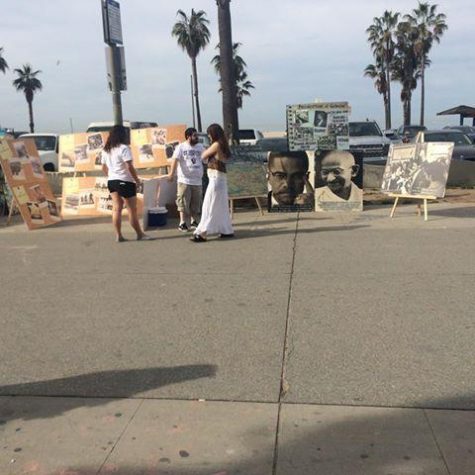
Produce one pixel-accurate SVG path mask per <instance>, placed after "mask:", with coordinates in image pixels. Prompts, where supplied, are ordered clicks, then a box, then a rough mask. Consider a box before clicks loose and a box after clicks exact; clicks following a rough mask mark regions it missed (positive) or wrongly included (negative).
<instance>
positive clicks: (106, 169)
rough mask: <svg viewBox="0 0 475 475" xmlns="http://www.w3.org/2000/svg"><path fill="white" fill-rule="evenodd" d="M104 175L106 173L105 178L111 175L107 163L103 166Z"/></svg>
mask: <svg viewBox="0 0 475 475" xmlns="http://www.w3.org/2000/svg"><path fill="white" fill-rule="evenodd" d="M102 173H104V175H105V176H108V175H109V169H108V168H107V165H106V164H105V163H103V164H102Z"/></svg>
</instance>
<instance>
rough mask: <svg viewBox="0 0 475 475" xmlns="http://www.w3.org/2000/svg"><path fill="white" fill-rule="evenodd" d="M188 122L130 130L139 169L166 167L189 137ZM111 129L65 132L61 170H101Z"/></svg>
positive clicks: (61, 141) (61, 142)
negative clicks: (178, 147)
mask: <svg viewBox="0 0 475 475" xmlns="http://www.w3.org/2000/svg"><path fill="white" fill-rule="evenodd" d="M185 130H186V125H184V124H178V125H165V126H162V127H153V128H148V129H132V130H131V131H130V148H131V151H132V156H133V160H134V162H133V163H134V166H135V168H155V167H166V166H167V165H168V162H167V158H171V156H172V155H173V151H174V150H175V147H176V146H177V145H178V144H179V143H180V142H183V141H184V140H185ZM108 136H109V133H108V132H90V133H78V134H66V135H61V136H60V138H59V171H60V172H63V173H64V172H89V171H94V170H100V169H101V168H102V166H101V152H102V149H103V148H104V145H105V143H106V141H107V138H108Z"/></svg>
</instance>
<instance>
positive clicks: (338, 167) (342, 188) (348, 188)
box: [315, 151, 363, 211]
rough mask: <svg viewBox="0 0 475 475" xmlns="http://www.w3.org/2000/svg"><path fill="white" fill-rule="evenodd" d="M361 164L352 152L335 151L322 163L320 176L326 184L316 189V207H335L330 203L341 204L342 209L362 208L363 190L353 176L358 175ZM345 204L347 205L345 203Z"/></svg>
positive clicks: (328, 208) (327, 208) (324, 208)
mask: <svg viewBox="0 0 475 475" xmlns="http://www.w3.org/2000/svg"><path fill="white" fill-rule="evenodd" d="M358 171H359V166H358V165H357V164H356V163H355V157H353V155H352V154H351V153H350V152H345V151H333V152H330V153H329V154H328V155H326V156H325V157H324V158H323V160H322V163H321V170H320V176H321V178H322V181H323V182H324V183H326V186H322V187H320V188H316V189H315V209H316V211H325V210H331V209H334V207H329V206H328V204H329V203H331V204H337V203H339V204H341V205H342V206H341V209H342V210H343V209H347V210H350V209H351V210H360V209H361V207H362V205H363V190H361V189H360V188H358V187H357V186H356V185H355V184H354V183H353V181H352V178H354V177H356V176H357V175H358ZM344 204H345V205H344Z"/></svg>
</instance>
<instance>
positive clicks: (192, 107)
mask: <svg viewBox="0 0 475 475" xmlns="http://www.w3.org/2000/svg"><path fill="white" fill-rule="evenodd" d="M190 82H191V110H192V114H193V128H196V120H195V103H194V101H193V92H194V91H193V74H190Z"/></svg>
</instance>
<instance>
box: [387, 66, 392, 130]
mask: <svg viewBox="0 0 475 475" xmlns="http://www.w3.org/2000/svg"><path fill="white" fill-rule="evenodd" d="M386 90H387V96H388V97H387V99H388V111H387V117H386V129H390V128H391V69H390V66H389V63H388V62H387V63H386Z"/></svg>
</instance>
